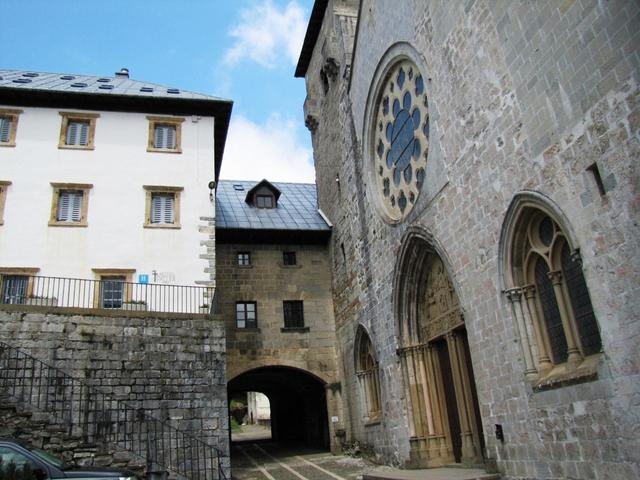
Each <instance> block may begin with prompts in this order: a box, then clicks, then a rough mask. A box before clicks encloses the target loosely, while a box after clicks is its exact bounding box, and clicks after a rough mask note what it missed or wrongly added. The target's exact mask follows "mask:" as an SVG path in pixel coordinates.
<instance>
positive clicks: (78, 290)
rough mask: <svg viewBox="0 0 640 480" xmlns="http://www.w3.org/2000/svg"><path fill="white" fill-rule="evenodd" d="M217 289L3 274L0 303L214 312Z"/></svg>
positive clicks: (113, 280)
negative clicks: (215, 290)
mask: <svg viewBox="0 0 640 480" xmlns="http://www.w3.org/2000/svg"><path fill="white" fill-rule="evenodd" d="M213 293H214V289H213V288H212V287H198V286H187V285H163V284H147V283H132V282H125V281H123V280H120V279H116V278H113V279H103V280H87V279H81V278H64V277H41V276H27V275H2V276H0V304H11V305H38V306H43V307H72V308H104V309H109V310H128V311H138V312H139V311H146V312H161V313H204V314H208V313H210V312H211V303H212V301H213Z"/></svg>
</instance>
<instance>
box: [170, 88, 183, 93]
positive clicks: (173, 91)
mask: <svg viewBox="0 0 640 480" xmlns="http://www.w3.org/2000/svg"><path fill="white" fill-rule="evenodd" d="M167 93H180V90H178V89H177V88H167Z"/></svg>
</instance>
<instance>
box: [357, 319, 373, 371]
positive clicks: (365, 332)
mask: <svg viewBox="0 0 640 480" xmlns="http://www.w3.org/2000/svg"><path fill="white" fill-rule="evenodd" d="M366 342H369V343H370V344H371V345H372V347H373V340H372V335H371V333H370V331H369V329H368V328H367V327H365V326H364V325H363V324H362V323H359V324H358V326H357V327H356V335H355V340H354V342H353V364H354V365H355V368H356V370H359V369H360V370H365V368H363V367H364V365H363V364H362V358H361V354H362V351H361V348H362V345H363V343H366ZM372 354H373V357H374V360H375V363H378V354H377V352H376V351H375V347H373V353H372Z"/></svg>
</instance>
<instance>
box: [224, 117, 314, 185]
mask: <svg viewBox="0 0 640 480" xmlns="http://www.w3.org/2000/svg"><path fill="white" fill-rule="evenodd" d="M298 125H299V122H294V121H293V120H291V119H283V118H282V117H280V116H279V115H272V116H271V117H270V118H269V119H268V120H267V122H266V123H264V124H257V123H254V122H252V121H251V120H249V119H247V118H246V117H243V116H241V115H234V116H233V118H232V120H231V125H230V126H229V133H228V134H227V143H226V146H225V149H224V159H223V161H222V171H221V172H220V178H222V179H228V180H262V179H263V178H266V179H267V180H270V181H274V182H304V183H313V182H315V171H314V168H313V159H312V152H311V149H310V148H309V147H308V146H306V145H303V144H302V143H300V142H299V140H298V139H297V138H296V133H297V129H298V128H299V127H298Z"/></svg>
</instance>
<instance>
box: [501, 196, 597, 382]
mask: <svg viewBox="0 0 640 480" xmlns="http://www.w3.org/2000/svg"><path fill="white" fill-rule="evenodd" d="M547 218H548V219H549V220H550V221H551V222H552V224H553V240H552V241H551V243H550V245H549V246H545V245H544V244H543V243H541V242H542V241H541V239H540V233H539V232H537V231H536V230H537V229H539V228H540V225H541V223H542V222H543V221H544V220H545V219H547ZM574 238H575V235H573V232H572V230H571V228H570V223H569V222H568V220H567V217H566V216H565V215H564V214H563V213H562V212H561V210H560V209H559V208H557V207H556V206H555V205H553V204H552V203H551V202H550V200H549V199H546V198H545V197H543V196H541V195H538V194H536V193H534V192H525V193H523V194H519V195H517V196H516V197H515V198H514V201H513V202H512V205H511V207H510V209H509V211H508V212H507V217H506V219H505V224H504V226H503V231H502V238H501V244H500V246H501V258H500V259H501V262H502V269H501V270H502V272H501V273H502V275H503V282H504V284H505V289H504V294H505V296H506V298H507V299H508V301H509V303H510V307H511V312H512V315H513V318H514V319H515V323H516V328H517V332H518V336H519V340H520V342H519V343H520V345H521V349H522V351H521V353H522V357H523V361H524V367H525V371H524V374H525V377H526V378H527V379H529V381H530V382H531V385H532V387H533V389H534V391H539V390H545V389H549V388H557V387H562V386H564V385H570V384H573V383H577V382H584V381H589V380H593V379H596V378H597V370H598V365H599V364H600V361H601V360H602V358H603V345H602V336H601V334H600V327H599V323H598V320H597V318H596V316H595V312H594V310H593V305H592V302H591V295H590V294H589V291H588V284H587V280H586V277H585V276H584V267H583V264H582V259H581V256H580V249H579V248H578V247H577V246H576V244H575V243H574V240H573V239H574ZM565 246H566V247H567V248H568V249H569V252H570V255H571V261H572V262H577V267H579V268H580V273H581V274H582V278H581V281H583V282H584V283H585V288H586V290H585V291H586V301H584V302H583V304H581V305H580V306H581V307H585V308H587V309H588V313H590V314H591V316H592V322H593V323H592V324H591V325H589V326H590V327H595V328H596V330H597V333H598V341H599V350H598V351H597V352H595V353H588V352H585V346H584V342H585V338H584V337H585V335H583V333H581V332H580V326H579V324H578V323H577V321H576V314H575V311H574V310H575V307H574V305H573V303H572V298H571V294H570V292H569V289H568V288H567V285H566V282H565V278H564V277H565V276H564V272H563V268H562V265H561V254H562V249H563V248H564V247H565ZM538 258H543V259H544V261H545V262H546V264H547V267H548V269H549V272H548V274H547V275H548V277H549V280H550V283H551V285H552V287H553V290H552V291H553V299H554V300H555V305H556V308H557V313H558V315H559V318H560V320H561V329H562V332H563V334H564V337H565V339H566V356H567V359H566V360H565V361H557V360H555V359H554V358H553V353H552V347H551V344H550V332H549V325H548V324H547V323H546V322H547V320H546V317H545V314H544V310H543V305H542V303H541V295H540V292H539V285H538V284H537V282H536V278H535V263H536V262H538V261H539V260H538ZM587 302H588V303H587ZM563 353H564V352H563Z"/></svg>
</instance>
